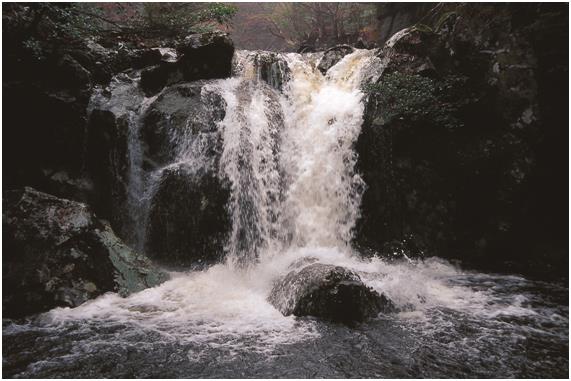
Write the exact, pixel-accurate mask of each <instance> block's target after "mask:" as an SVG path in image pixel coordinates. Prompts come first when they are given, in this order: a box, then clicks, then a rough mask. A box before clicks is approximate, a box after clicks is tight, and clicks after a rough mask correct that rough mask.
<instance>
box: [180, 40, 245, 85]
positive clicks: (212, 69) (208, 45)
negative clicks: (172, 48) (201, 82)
mask: <svg viewBox="0 0 571 381" xmlns="http://www.w3.org/2000/svg"><path fill="white" fill-rule="evenodd" d="M178 52H179V53H180V54H181V55H182V57H181V59H180V63H181V65H182V66H181V68H182V73H183V76H184V79H185V80H187V81H195V80H197V79H213V78H227V77H230V75H231V73H232V57H233V55H234V43H233V42H232V40H231V39H230V36H229V35H228V33H224V32H220V31H216V32H209V33H201V34H191V35H189V36H187V37H185V39H184V41H183V43H182V44H181V45H180V46H179V47H178Z"/></svg>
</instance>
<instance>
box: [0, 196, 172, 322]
mask: <svg viewBox="0 0 571 381" xmlns="http://www.w3.org/2000/svg"><path fill="white" fill-rule="evenodd" d="M3 203H4V211H3V218H2V225H3V226H2V228H3V233H2V234H3V239H4V255H3V259H2V265H3V272H2V283H3V286H4V287H3V293H2V298H3V300H2V310H3V313H4V316H9V317H19V316H25V315H28V314H33V313H38V312H43V311H46V310H49V309H51V308H54V307H57V306H68V307H75V306H78V305H80V304H81V303H83V302H85V301H87V300H89V299H92V298H94V297H96V296H98V295H101V294H103V293H105V292H109V291H113V292H120V293H121V294H123V295H127V294H129V293H131V292H136V291H140V290H142V289H144V288H147V287H152V286H156V285H158V284H160V283H161V282H163V281H164V280H166V279H167V277H168V276H167V275H166V273H164V272H162V271H161V270H159V269H158V268H157V267H155V266H154V265H153V264H152V263H151V262H150V261H149V260H148V259H147V258H145V257H143V256H141V255H139V254H137V253H135V252H134V251H133V250H131V249H130V248H129V247H128V246H126V245H125V244H124V243H123V242H122V241H121V240H120V239H119V238H117V236H115V234H114V233H113V231H112V230H111V228H110V227H109V226H108V225H106V224H105V223H104V222H102V221H100V220H98V219H97V218H96V217H95V215H94V214H93V213H92V212H91V211H90V210H89V208H88V207H87V206H86V205H85V204H82V203H78V202H74V201H70V200H65V199H60V198H57V197H54V196H51V195H48V194H46V193H41V192H38V191H36V190H34V189H32V188H24V189H20V190H13V191H6V192H5V193H4V201H3Z"/></svg>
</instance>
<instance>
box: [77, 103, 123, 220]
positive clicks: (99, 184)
mask: <svg viewBox="0 0 571 381" xmlns="http://www.w3.org/2000/svg"><path fill="white" fill-rule="evenodd" d="M88 128H89V141H88V147H87V169H88V171H89V173H90V175H91V178H92V181H93V187H94V192H93V194H94V196H93V197H92V198H91V200H90V201H91V205H93V207H94V209H95V210H96V211H97V213H98V214H99V215H101V216H103V217H105V218H107V219H109V220H110V222H111V223H112V225H113V226H114V227H115V228H116V229H119V231H121V228H120V227H121V225H122V222H123V217H122V216H123V215H125V214H126V213H127V210H126V208H125V202H126V200H127V183H128V168H129V157H128V151H127V150H128V148H127V146H128V133H129V121H128V115H122V116H121V115H117V114H114V113H113V112H112V111H109V110H93V112H92V113H91V116H90V118H89V125H88Z"/></svg>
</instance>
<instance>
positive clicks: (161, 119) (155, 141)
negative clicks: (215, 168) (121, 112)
mask: <svg viewBox="0 0 571 381" xmlns="http://www.w3.org/2000/svg"><path fill="white" fill-rule="evenodd" d="M213 83H215V82H211V81H196V82H193V83H185V84H179V85H174V86H171V87H169V88H168V89H166V90H165V91H163V92H162V93H161V94H160V95H159V96H158V98H157V99H156V100H155V101H154V102H153V103H152V104H151V106H150V107H149V109H148V111H147V113H146V115H145V118H144V125H143V127H142V130H141V137H142V140H143V141H144V142H145V146H146V147H145V156H146V161H147V166H148V168H157V167H160V166H162V165H166V164H168V163H171V162H172V161H173V160H175V158H176V157H177V155H178V154H179V149H181V146H184V145H181V144H179V143H180V142H181V139H188V140H189V141H190V140H192V139H191V137H192V136H193V135H194V136H198V135H201V136H203V137H204V136H208V135H209V134H213V135H216V136H218V135H219V133H218V127H217V123H218V122H220V121H221V120H222V119H224V115H225V111H224V110H225V103H224V100H223V99H222V97H221V96H220V94H218V93H217V92H216V91H208V90H207V89H204V91H203V88H204V86H206V85H208V84H213ZM212 140H213V142H215V143H216V144H214V145H210V146H208V147H206V148H207V151H208V152H209V153H210V154H209V155H208V156H213V155H216V154H217V152H221V151H219V150H220V149H221V146H220V142H219V141H218V142H216V139H212ZM182 148H183V149H184V147H182Z"/></svg>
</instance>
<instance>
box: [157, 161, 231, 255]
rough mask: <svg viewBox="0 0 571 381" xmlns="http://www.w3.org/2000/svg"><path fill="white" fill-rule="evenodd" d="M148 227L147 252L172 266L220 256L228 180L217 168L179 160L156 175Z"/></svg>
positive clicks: (226, 221) (226, 228)
mask: <svg viewBox="0 0 571 381" xmlns="http://www.w3.org/2000/svg"><path fill="white" fill-rule="evenodd" d="M157 182H158V184H157V185H154V186H156V187H157V190H156V193H155V194H154V197H153V198H152V202H151V207H150V213H149V222H148V228H147V245H146V252H147V253H149V255H151V256H152V257H153V258H155V259H156V260H157V261H160V262H161V263H164V264H168V265H175V266H182V265H190V264H194V265H196V264H207V263H214V262H216V261H218V260H220V257H221V254H222V253H223V252H224V243H225V241H226V238H227V234H228V232H229V230H230V219H229V215H228V211H227V209H226V204H227V202H228V199H229V197H230V189H229V184H225V183H223V182H221V181H220V179H219V178H218V176H217V173H216V172H214V171H212V170H204V169H199V170H197V169H196V168H194V167H192V166H191V165H188V164H185V163H180V164H176V165H173V166H169V167H168V168H167V169H165V170H163V171H162V173H161V174H160V178H159V179H158V180H157Z"/></svg>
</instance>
